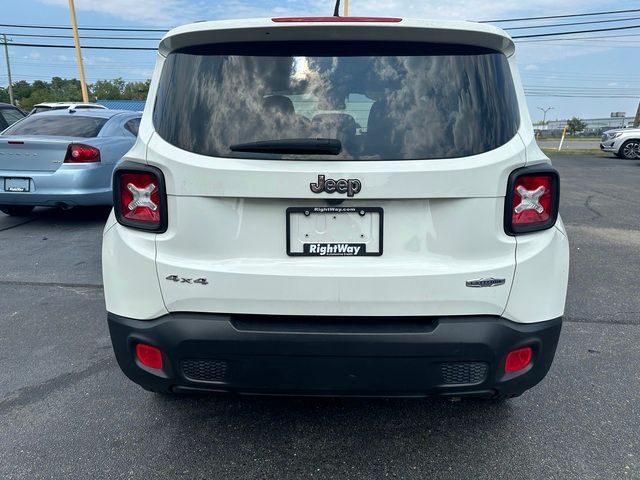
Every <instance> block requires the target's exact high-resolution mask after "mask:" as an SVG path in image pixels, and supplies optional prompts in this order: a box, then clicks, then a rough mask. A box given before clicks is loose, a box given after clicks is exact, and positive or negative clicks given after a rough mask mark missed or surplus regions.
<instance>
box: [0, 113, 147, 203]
mask: <svg viewBox="0 0 640 480" xmlns="http://www.w3.org/2000/svg"><path fill="white" fill-rule="evenodd" d="M141 116H142V114H141V113H139V112H131V111H122V110H77V111H76V110H75V109H73V108H70V109H68V110H55V111H50V112H44V113H40V114H38V115H33V116H30V117H27V118H25V119H24V120H21V121H19V122H17V123H15V124H13V125H12V126H10V127H9V128H7V129H6V130H5V131H4V132H2V134H0V211H2V212H4V213H6V214H8V215H28V214H29V213H30V212H31V211H32V210H33V208H34V207H36V206H53V207H56V206H57V207H67V208H68V207H73V206H79V205H83V206H88V205H111V204H112V190H111V188H112V187H111V177H112V173H113V169H114V167H115V166H116V164H117V163H118V162H119V161H120V159H121V158H122V157H123V156H124V154H125V153H126V152H127V151H128V150H129V149H130V148H131V147H132V146H133V144H134V143H135V141H136V137H137V134H138V126H139V125H140V118H141Z"/></svg>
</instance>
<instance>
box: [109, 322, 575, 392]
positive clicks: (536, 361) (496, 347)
mask: <svg viewBox="0 0 640 480" xmlns="http://www.w3.org/2000/svg"><path fill="white" fill-rule="evenodd" d="M108 321H109V330H110V332H111V339H112V342H113V348H114V351H115V354H116V357H117V359H118V363H119V364H120V367H121V368H122V370H123V371H124V373H125V374H126V375H127V376H128V377H129V378H130V379H131V380H133V381H134V382H136V383H138V384H140V385H141V386H143V387H144V388H146V389H148V390H154V391H165V392H168V391H174V392H180V391H219V392H236V393H250V394H276V395H278V394H282V395H285V394H293V395H354V396H403V397H414V396H426V395H455V396H465V395H472V396H486V397H495V396H501V397H502V396H513V395H519V394H521V393H522V392H524V391H525V390H527V389H529V388H531V387H533V386H534V385H536V384H537V383H538V382H540V381H541V380H542V379H543V378H544V376H545V375H546V374H547V372H548V370H549V368H550V366H551V363H552V361H553V357H554V355H555V350H556V346H557V344H558V338H559V336H560V329H561V326H562V319H561V318H557V319H555V320H550V321H545V322H540V323H534V324H518V323H514V322H511V321H508V320H505V319H503V318H499V317H491V316H470V317H441V318H434V317H423V318H404V317H394V318H389V317H386V318H377V317H368V318H359V317H358V318H353V317H287V316H283V317H273V316H258V315H224V314H198V313H175V314H169V315H166V316H164V317H161V318H158V319H156V320H148V321H147V320H145V321H141V320H132V319H128V318H124V317H120V316H117V315H113V314H109V315H108ZM137 343H146V344H149V345H152V346H155V347H157V348H159V349H160V350H161V351H162V352H163V369H162V370H151V369H148V368H147V367H144V366H143V365H141V364H140V363H139V362H138V360H137V359H136V358H135V354H134V351H135V345H136V344H137ZM524 346H531V347H532V348H533V352H534V353H533V362H532V364H531V365H530V366H529V367H527V368H526V369H525V370H523V371H521V372H518V373H515V374H505V373H504V362H505V356H506V355H507V353H508V352H509V351H511V350H514V349H516V348H519V347H524Z"/></svg>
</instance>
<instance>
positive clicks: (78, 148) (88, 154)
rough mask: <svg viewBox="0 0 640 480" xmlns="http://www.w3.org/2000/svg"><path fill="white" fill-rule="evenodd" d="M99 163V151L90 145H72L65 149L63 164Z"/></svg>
mask: <svg viewBox="0 0 640 480" xmlns="http://www.w3.org/2000/svg"><path fill="white" fill-rule="evenodd" d="M99 161H100V150H98V149H97V148H96V147H92V146H91V145H83V144H82V143H72V144H71V145H69V146H68V147H67V154H66V155H65V157H64V163H97V162H99Z"/></svg>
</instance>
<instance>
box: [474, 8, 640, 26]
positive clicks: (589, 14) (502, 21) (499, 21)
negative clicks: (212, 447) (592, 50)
mask: <svg viewBox="0 0 640 480" xmlns="http://www.w3.org/2000/svg"><path fill="white" fill-rule="evenodd" d="M630 12H640V8H632V9H629V10H611V11H607V12H589V13H573V14H571V15H547V16H545V17H523V18H505V19H502V20H480V21H479V22H478V23H507V22H522V21H525V20H549V19H552V18H571V17H591V16H594V15H615V14H618V13H630Z"/></svg>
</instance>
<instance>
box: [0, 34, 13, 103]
mask: <svg viewBox="0 0 640 480" xmlns="http://www.w3.org/2000/svg"><path fill="white" fill-rule="evenodd" d="M2 40H3V43H4V56H5V58H6V59H7V80H9V102H11V105H15V103H14V101H13V83H12V82H11V62H10V61H9V47H7V35H6V34H5V33H3V34H2Z"/></svg>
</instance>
